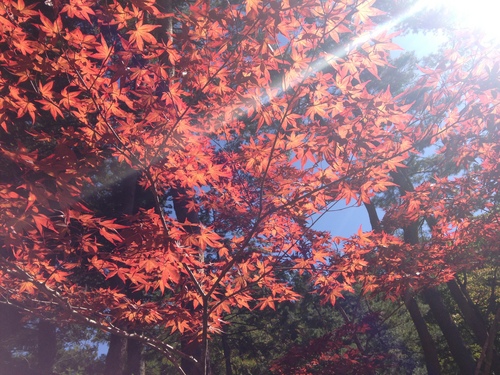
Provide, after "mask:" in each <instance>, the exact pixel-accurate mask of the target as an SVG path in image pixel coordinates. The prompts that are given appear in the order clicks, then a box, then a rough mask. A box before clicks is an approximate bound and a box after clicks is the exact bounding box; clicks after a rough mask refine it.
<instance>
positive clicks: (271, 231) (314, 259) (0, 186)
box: [0, 0, 500, 371]
mask: <svg viewBox="0 0 500 375" xmlns="http://www.w3.org/2000/svg"><path fill="white" fill-rule="evenodd" d="M375 5H376V4H374V1H373V0H369V1H364V0H363V1H354V0H342V1H329V0H325V1H318V0H304V1H293V0H290V1H275V0H247V1H243V2H228V1H220V2H219V1H212V2H209V1H204V0H199V1H193V2H185V3H182V4H181V3H175V2H172V1H169V0H165V1H163V0H158V1H154V0H131V1H121V0H115V1H107V2H98V1H91V0H69V1H67V0H57V1H55V0H53V1H46V2H45V3H43V2H37V1H23V0H17V1H13V0H4V1H3V2H2V3H1V4H0V28H1V29H0V30H1V31H0V51H1V53H0V126H1V129H0V146H1V150H0V160H1V165H2V167H1V168H2V173H1V175H0V199H1V200H0V202H1V203H0V207H1V213H0V226H1V233H2V238H1V239H0V241H1V242H0V244H1V254H0V255H1V256H0V296H1V299H2V302H4V303H8V304H11V305H14V306H17V307H19V308H20V309H21V310H22V311H24V312H25V313H29V314H33V315H35V316H43V317H47V318H54V317H57V319H58V320H59V321H61V320H67V321H77V322H80V323H84V324H87V325H91V326H94V327H98V328H100V329H103V330H105V331H108V332H111V333H113V334H117V335H129V336H130V335H132V336H133V337H137V338H139V339H140V340H142V341H143V342H144V343H145V344H148V345H150V346H152V347H154V348H155V349H157V350H159V351H161V352H162V353H163V354H164V355H166V356H167V357H168V358H169V359H170V360H171V361H172V362H173V363H178V361H179V360H180V358H182V357H186V355H185V353H184V354H183V353H182V351H181V350H179V349H176V348H174V347H172V346H170V345H167V344H166V343H164V342H162V341H161V340H159V339H157V338H155V335H150V334H149V332H152V330H153V329H154V327H158V326H159V327H162V328H167V329H168V332H171V333H174V332H177V333H179V334H180V335H181V336H182V337H185V338H186V339H187V340H192V341H195V342H196V341H199V342H200V344H199V345H201V347H202V348H203V350H202V351H201V355H200V357H199V358H196V359H195V360H197V361H198V363H202V364H203V363H206V361H207V360H208V359H207V358H206V357H207V356H206V354H205V353H207V351H206V348H207V342H208V341H209V339H210V338H211V337H213V336H214V335H217V334H218V333H220V332H221V330H223V329H224V324H226V323H227V322H225V321H224V316H225V315H226V314H227V313H229V312H231V311H233V310H234V309H248V310H262V309H266V308H274V307H275V306H276V304H278V303H280V302H283V301H291V300H296V299H298V298H300V295H299V294H298V293H297V292H296V291H294V290H293V288H292V285H290V283H289V282H288V281H287V278H286V277H284V276H283V274H284V273H286V272H288V273H294V272H296V273H300V274H303V273H307V274H309V275H311V280H312V283H313V290H314V291H315V292H317V293H319V294H320V295H321V296H322V298H323V299H324V301H325V302H330V303H332V304H335V301H336V299H338V298H341V297H342V295H343V294H344V293H346V292H352V291H354V287H355V286H360V287H361V288H362V290H363V292H364V293H382V294H385V295H387V296H389V297H390V298H393V299H397V298H400V297H401V296H403V295H404V294H405V293H407V292H412V293H413V292H417V291H419V290H420V289H422V288H425V287H427V286H432V285H438V284H440V283H442V282H445V281H448V280H450V279H451V278H453V276H454V274H455V273H456V272H457V271H459V270H462V269H464V268H467V267H477V266H479V264H481V262H484V261H486V260H487V259H489V257H492V256H494V255H495V254H496V252H497V251H498V249H497V245H496V244H498V240H499V238H498V236H499V233H500V231H499V230H498V226H499V222H498V193H497V192H498V188H499V186H498V181H499V176H498V173H499V170H500V169H499V168H498V160H499V159H500V147H499V141H500V140H499V139H498V138H499V134H500V132H499V129H498V103H499V97H498V70H499V63H498V61H499V56H498V50H495V49H494V48H490V49H488V48H486V47H483V46H481V45H480V44H479V43H478V42H477V41H475V40H473V38H472V37H471V38H467V37H466V36H463V37H462V40H461V43H462V44H457V45H456V46H454V48H453V49H452V50H450V51H446V52H444V53H443V56H442V61H441V62H438V64H437V65H436V66H437V67H436V68H435V69H431V68H427V67H420V73H419V74H420V77H419V79H418V82H417V83H416V84H415V85H414V86H411V87H408V88H407V89H405V91H404V92H403V93H400V94H398V95H397V96H395V95H393V94H392V93H391V88H390V87H386V88H384V89H375V88H373V87H372V86H370V83H371V82H374V81H377V80H378V70H379V69H380V68H381V67H386V66H387V65H388V58H389V54H390V53H391V51H393V50H396V49H398V47H397V46H396V45H395V44H393V43H392V42H391V38H392V35H390V34H389V32H388V31H387V30H384V28H383V27H382V28H377V27H376V24H375V21H374V19H376V18H377V17H380V16H381V15H382V12H380V11H379V10H377V8H376V7H375ZM427 147H431V148H432V150H433V152H435V153H436V154H437V155H439V157H438V158H437V159H436V160H437V161H436V164H435V165H434V166H433V168H432V171H430V172H429V173H427V174H426V175H425V176H423V177H422V183H421V184H419V185H418V186H414V187H413V188H412V189H411V190H408V189H406V191H405V193H404V194H403V193H401V194H400V196H399V198H398V199H397V200H396V201H395V202H394V203H393V204H392V205H391V206H390V207H388V208H387V212H386V214H385V216H384V218H383V220H381V222H380V223H379V224H380V227H379V228H373V231H368V230H369V229H370V228H362V229H360V231H359V232H358V235H356V236H353V237H352V238H349V239H341V238H332V237H331V235H330V234H329V233H326V232H319V231H315V230H314V229H311V227H310V226H311V223H312V221H313V220H314V218H315V217H316V216H317V215H318V214H321V213H322V212H324V211H325V210H326V209H328V207H329V205H330V204H332V203H333V202H337V201H344V202H346V203H347V204H352V203H356V204H359V205H361V204H369V203H370V202H371V200H372V198H373V197H374V196H375V195H376V194H378V193H381V192H385V191H387V190H388V189H395V188H396V187H397V186H401V184H400V182H399V181H398V180H397V178H395V176H398V175H401V173H402V172H401V171H404V169H405V165H407V164H408V162H409V161H410V160H414V159H415V158H419V157H420V156H421V155H422V154H421V153H422V151H423V150H424V149H425V148H427ZM110 160H112V161H113V162H112V163H114V165H120V168H121V169H120V171H122V172H121V173H122V175H121V177H122V178H123V179H126V178H129V177H130V176H134V178H133V179H132V180H133V182H132V184H131V185H130V186H132V187H133V188H134V189H137V190H139V189H140V190H141V191H143V192H147V193H148V194H150V195H151V197H152V202H153V204H152V205H150V206H149V207H148V206H146V205H143V206H141V205H140V204H139V205H138V204H136V205H135V208H134V209H130V210H124V209H123V210H122V211H121V212H115V214H114V215H109V214H106V213H105V212H99V210H98V209H97V208H96V207H93V206H92V199H93V197H95V194H96V192H98V191H99V190H100V189H105V188H106V187H105V186H104V187H103V183H102V182H99V181H98V178H97V176H99V175H103V174H106V168H107V166H109V165H110V164H109V163H110ZM450 165H453V168H454V170H455V171H456V173H448V171H449V170H450V167H449V166H450ZM108 173H112V172H108ZM131 199H132V198H131ZM169 205H172V207H173V208H174V210H172V209H170V208H169ZM423 219H426V220H428V222H429V223H431V224H429V225H428V228H429V229H428V231H429V235H428V238H429V240H428V241H425V242H423V243H418V244H416V243H410V242H408V241H405V240H404V239H402V238H401V235H400V233H399V232H398V229H401V228H403V227H409V226H411V225H412V224H413V223H415V222H419V221H421V220H423ZM479 240H480V241H481V246H480V249H478V241H479ZM229 323H230V322H229ZM193 361H194V360H193ZM201 366H202V365H201ZM202 367H203V366H202ZM179 371H182V369H181V368H180V366H179Z"/></svg>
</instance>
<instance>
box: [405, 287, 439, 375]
mask: <svg viewBox="0 0 500 375" xmlns="http://www.w3.org/2000/svg"><path fill="white" fill-rule="evenodd" d="M405 306H406V308H407V309H408V312H409V313H410V316H411V320H412V321H413V324H414V326H415V329H416V330H417V333H418V337H419V339H420V344H421V345H422V350H423V352H424V358H425V367H426V368H427V373H428V374H429V375H440V374H441V366H440V364H439V358H438V356H437V350H436V345H435V344H434V340H433V338H432V336H431V334H430V332H429V329H428V328H427V323H426V322H425V320H424V318H423V316H422V314H421V313H420V308H419V307H418V304H417V301H415V299H414V298H413V297H412V296H410V295H408V296H407V297H406V298H405Z"/></svg>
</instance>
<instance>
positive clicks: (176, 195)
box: [170, 188, 207, 375]
mask: <svg viewBox="0 0 500 375" xmlns="http://www.w3.org/2000/svg"><path fill="white" fill-rule="evenodd" d="M170 194H171V196H172V198H173V201H174V211H175V216H176V217H177V220H178V221H179V222H180V223H186V220H187V221H188V222H189V224H187V223H186V224H185V225H184V230H185V231H186V232H187V233H188V234H196V233H199V231H200V228H199V226H198V224H199V223H200V218H199V215H198V212H196V211H190V210H189V209H188V207H189V203H190V202H191V199H192V198H191V197H189V195H188V193H187V191H186V189H184V188H177V189H172V190H171V192H170ZM190 224H193V225H190ZM199 260H200V261H201V262H203V261H204V255H203V252H201V251H200V253H199ZM202 346H203V344H202V343H200V342H199V341H198V340H197V339H196V338H195V339H194V340H190V338H189V337H182V338H181V350H182V352H183V353H185V354H187V355H189V356H191V357H192V358H194V359H196V361H197V362H198V363H195V362H194V361H192V360H190V359H188V358H182V360H181V367H182V369H183V370H184V372H185V373H186V374H188V375H207V374H205V371H204V370H203V368H202V367H204V366H202V365H201V364H202V362H203V359H204V357H205V356H203V348H202Z"/></svg>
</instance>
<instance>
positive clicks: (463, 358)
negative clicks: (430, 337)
mask: <svg viewBox="0 0 500 375" xmlns="http://www.w3.org/2000/svg"><path fill="white" fill-rule="evenodd" d="M423 295H424V297H425V299H426V301H427V303H428V304H429V307H430V308H431V311H432V314H433V315H434V318H435V319H436V321H437V323H438V325H439V328H441V331H442V332H443V335H444V337H445V339H446V342H447V343H448V347H449V348H450V351H451V355H452V356H453V359H454V360H455V362H456V364H457V365H458V367H459V369H460V372H461V373H462V374H463V375H468V374H474V370H475V368H476V364H475V362H474V359H473V357H472V353H471V352H470V350H469V348H467V346H466V345H465V343H464V341H463V339H462V337H461V336H460V332H459V330H458V328H457V326H456V324H455V322H454V321H453V319H452V318H451V315H450V313H449V312H448V309H447V307H446V305H445V304H444V302H443V299H442V297H441V294H440V293H439V291H437V290H436V289H435V288H429V289H426V290H425V291H424V292H423Z"/></svg>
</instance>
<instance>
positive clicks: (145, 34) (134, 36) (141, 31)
mask: <svg viewBox="0 0 500 375" xmlns="http://www.w3.org/2000/svg"><path fill="white" fill-rule="evenodd" d="M158 27H160V26H159V25H143V24H142V21H139V22H137V24H136V25H135V28H136V30H134V31H129V32H128V33H127V34H130V38H129V41H130V42H131V43H133V42H135V44H136V45H137V48H139V50H141V51H143V50H144V42H148V43H152V44H156V38H155V37H154V36H153V35H151V34H150V32H151V31H153V30H154V29H156V28H158Z"/></svg>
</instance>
